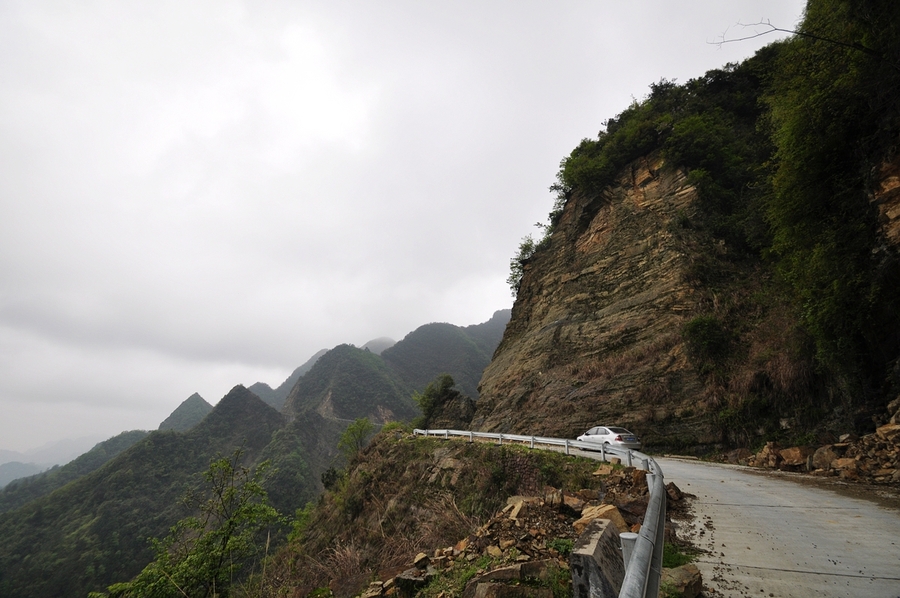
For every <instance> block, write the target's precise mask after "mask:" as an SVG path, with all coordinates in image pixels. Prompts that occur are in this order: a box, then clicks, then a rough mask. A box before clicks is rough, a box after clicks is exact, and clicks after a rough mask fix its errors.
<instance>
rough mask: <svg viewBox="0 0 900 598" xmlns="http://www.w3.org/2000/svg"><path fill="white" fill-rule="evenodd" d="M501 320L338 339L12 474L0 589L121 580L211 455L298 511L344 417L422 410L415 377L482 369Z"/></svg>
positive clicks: (71, 589) (141, 560) (79, 587)
mask: <svg viewBox="0 0 900 598" xmlns="http://www.w3.org/2000/svg"><path fill="white" fill-rule="evenodd" d="M508 319H509V310H501V311H498V312H496V313H495V314H494V316H493V317H492V318H491V320H489V321H488V322H486V323H484V324H480V325H475V326H468V327H457V326H453V325H450V324H437V323H435V324H426V325H424V326H422V327H420V328H418V329H417V330H415V331H414V332H412V333H410V334H409V335H408V336H407V337H406V338H404V339H403V340H401V341H399V342H397V343H391V342H386V341H385V340H384V339H378V341H377V342H373V343H371V346H373V347H375V348H376V349H377V350H379V351H381V353H382V355H379V354H378V353H377V352H375V351H373V350H372V349H371V348H369V347H368V346H367V347H365V348H357V347H354V346H352V345H339V346H337V347H335V348H333V349H331V350H328V351H321V352H319V353H317V354H316V355H314V356H313V357H312V358H311V359H310V360H309V361H307V362H306V363H305V364H303V365H301V366H300V367H298V368H297V369H296V370H295V371H294V372H293V373H292V374H291V376H290V377H289V378H288V379H287V380H285V382H284V383H282V384H281V385H279V386H278V388H276V389H272V388H271V387H269V386H268V385H266V384H263V383H257V384H254V385H252V386H251V387H250V388H249V389H248V388H244V387H243V386H240V385H239V386H236V387H235V388H234V389H232V391H231V392H229V393H228V394H227V395H226V396H225V397H224V398H222V399H221V400H220V401H219V402H218V403H217V404H216V405H215V406H212V405H210V404H209V403H208V402H206V401H205V400H204V399H203V398H202V397H201V396H200V395H198V394H194V395H191V396H190V397H188V398H187V399H185V400H184V401H183V402H182V403H181V405H179V406H178V408H176V409H175V410H174V411H173V413H172V414H171V415H170V416H169V417H168V418H166V420H165V421H164V422H162V423H161V424H160V426H159V430H157V431H154V432H149V433H148V432H144V431H132V432H124V433H122V434H120V435H119V436H116V437H114V438H111V439H109V440H107V441H105V442H102V443H100V444H98V445H96V446H95V447H94V448H93V449H92V450H91V451H88V452H87V453H85V454H83V455H82V456H80V457H78V458H77V459H75V460H74V461H72V462H70V463H68V464H66V465H64V466H61V467H55V468H53V469H52V470H50V471H47V472H45V473H42V474H39V475H36V476H31V477H27V478H23V479H18V480H15V481H13V482H11V483H10V484H9V485H8V486H7V487H6V488H4V489H3V490H2V491H0V596H58V595H78V594H81V595H83V594H85V593H87V592H89V591H99V590H103V589H105V587H106V586H107V585H109V584H110V583H112V582H114V581H119V580H126V579H129V578H130V577H132V576H133V575H135V574H136V573H137V572H138V571H139V570H140V569H141V568H142V567H143V566H144V564H146V562H147V561H148V560H149V559H150V558H151V556H152V553H151V551H150V546H149V544H148V543H147V538H150V537H161V536H162V535H165V533H166V531H167V530H168V528H169V527H170V526H171V525H173V524H174V523H175V522H176V521H177V520H178V519H180V518H181V517H183V516H185V514H186V512H185V511H183V510H181V508H180V507H179V504H180V502H179V499H180V498H181V497H182V496H183V495H184V494H185V493H186V492H188V491H190V490H191V489H196V488H197V487H198V485H199V484H200V483H201V476H200V474H201V472H203V471H205V469H206V468H207V467H208V465H209V463H210V461H212V460H213V459H215V458H217V457H219V456H227V455H231V454H233V453H234V452H235V451H240V452H241V464H242V465H245V466H247V467H253V466H254V465H256V464H258V463H260V462H261V461H263V460H266V461H269V462H270V463H271V464H272V472H273V473H272V475H271V476H270V477H269V478H268V480H267V482H266V490H267V492H268V496H269V499H270V501H271V504H273V505H274V506H275V507H276V508H277V509H279V510H280V511H281V512H283V513H292V512H293V511H294V510H295V509H297V508H298V506H302V505H303V504H305V503H306V502H308V501H312V500H313V499H314V498H315V497H316V496H317V495H319V494H320V493H321V491H322V488H323V487H322V482H321V479H320V478H321V475H322V473H323V472H324V471H325V470H326V469H327V468H329V467H332V466H334V465H335V464H337V462H336V459H337V458H338V451H337V441H338V438H339V436H340V435H341V433H342V432H343V430H344V429H345V428H346V426H347V424H348V423H349V422H351V421H353V420H354V419H357V418H362V417H367V418H369V419H370V421H373V422H376V423H385V422H388V421H392V420H403V421H409V420H410V419H412V418H413V417H415V416H416V415H417V414H418V413H419V411H418V407H417V406H416V404H415V402H414V401H413V399H412V395H413V394H414V393H416V392H421V391H422V390H423V388H424V386H425V385H421V386H417V383H418V381H419V380H426V384H427V381H430V380H431V379H432V378H434V377H436V376H438V375H440V374H445V373H449V374H450V375H452V376H457V377H459V379H460V380H463V381H472V380H477V379H478V377H479V376H480V372H481V370H483V369H484V367H485V366H486V365H487V363H488V362H489V361H490V355H491V353H492V352H493V349H494V348H495V347H496V345H497V344H498V343H499V342H500V338H501V336H502V333H503V328H504V327H505V325H506V322H507V321H508ZM407 345H412V347H413V348H412V349H411V350H407V349H406V348H405V347H406V346H407ZM391 350H394V355H393V356H392V357H391V359H390V360H388V359H387V358H386V357H384V353H387V352H389V351H391ZM467 351H468V353H469V354H467ZM405 355H415V356H416V360H415V361H414V362H407V361H405V359H404V356H405ZM468 388H469V389H473V387H472V386H471V383H470V382H468ZM251 389H254V390H256V391H258V392H253V391H252V390H251ZM473 390H474V389H473ZM475 392H477V390H475ZM259 393H261V394H262V395H264V396H260V394H259Z"/></svg>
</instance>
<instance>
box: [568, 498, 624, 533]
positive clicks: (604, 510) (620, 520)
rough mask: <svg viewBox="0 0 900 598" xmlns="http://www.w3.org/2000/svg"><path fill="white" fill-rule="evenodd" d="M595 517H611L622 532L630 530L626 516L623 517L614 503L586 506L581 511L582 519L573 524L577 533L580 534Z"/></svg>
mask: <svg viewBox="0 0 900 598" xmlns="http://www.w3.org/2000/svg"><path fill="white" fill-rule="evenodd" d="M594 519H609V520H610V521H612V522H613V525H615V526H616V529H617V530H618V531H619V533H620V534H621V533H624V532H627V531H628V530H629V527H628V524H627V523H625V518H624V517H622V514H621V513H620V512H619V509H617V508H616V507H615V506H614V505H597V506H591V507H585V508H584V510H583V511H582V512H581V519H579V520H577V521H575V522H574V523H573V524H572V527H574V528H575V533H576V534H578V535H579V536H580V535H581V534H582V533H583V532H584V530H585V528H586V527H587V526H588V525H589V524H590V522H591V521H593V520H594Z"/></svg>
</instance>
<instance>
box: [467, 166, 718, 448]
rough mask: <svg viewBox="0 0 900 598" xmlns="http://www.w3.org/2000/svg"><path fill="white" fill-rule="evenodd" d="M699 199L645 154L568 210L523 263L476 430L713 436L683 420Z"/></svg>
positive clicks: (694, 390) (688, 402) (690, 378)
mask: <svg viewBox="0 0 900 598" xmlns="http://www.w3.org/2000/svg"><path fill="white" fill-rule="evenodd" d="M696 198H697V194H696V191H695V189H694V188H693V187H692V186H690V185H689V184H688V182H687V180H686V177H685V176H684V174H683V173H682V172H680V171H677V170H674V169H671V168H667V167H666V166H665V164H664V163H663V161H662V160H661V159H660V158H659V157H653V156H651V157H649V158H647V159H643V160H638V161H636V162H634V163H633V164H632V165H631V167H630V168H629V169H626V172H625V173H624V174H623V175H622V176H621V177H620V179H619V182H618V185H617V186H615V187H611V188H608V189H607V190H606V191H605V192H604V193H603V194H602V195H601V196H600V197H596V198H588V197H585V196H583V195H579V194H578V193H576V194H575V196H573V197H572V198H571V199H570V200H569V201H568V202H567V204H566V206H565V209H564V211H563V214H562V217H561V219H560V222H559V224H558V225H557V227H556V230H555V232H554V233H553V236H552V238H551V239H550V241H549V247H548V248H547V249H543V250H540V251H538V252H537V253H536V254H535V256H534V257H533V258H532V259H531V260H530V261H529V262H527V263H526V264H525V267H524V276H523V278H522V282H521V285H520V287H519V291H518V297H517V300H516V303H515V306H514V307H513V311H512V318H511V320H510V322H509V324H508V325H507V327H506V332H505V334H504V336H503V340H502V342H501V343H500V346H499V347H498V348H497V351H496V352H495V353H494V358H493V360H492V361H491V363H490V365H489V366H488V367H487V368H486V369H485V372H484V375H483V377H482V379H481V385H480V387H479V391H480V399H479V401H478V405H477V411H476V414H475V418H474V420H473V422H472V427H473V428H474V429H479V430H490V431H501V432H521V433H526V432H527V433H529V434H547V435H555V436H573V435H576V434H579V433H582V432H583V431H584V430H586V429H587V428H588V427H590V426H592V425H595V424H598V423H605V424H619V425H625V426H627V427H631V428H633V431H635V432H637V433H638V434H640V435H642V436H646V435H648V434H654V435H658V436H657V438H660V437H664V436H665V435H666V434H670V433H677V434H681V435H684V434H691V435H692V436H693V437H694V440H695V442H704V441H710V440H711V439H710V438H708V435H709V434H708V432H707V431H706V430H704V429H702V428H699V427H698V423H697V422H698V421H699V418H694V419H693V420H692V419H691V417H690V416H691V414H693V413H695V412H696V411H698V410H697V404H696V403H697V397H698V396H700V393H701V389H702V384H701V381H700V380H699V379H698V377H697V375H696V374H695V372H694V370H693V369H692V367H691V365H690V364H689V363H688V361H687V358H686V356H685V353H684V349H683V346H682V340H681V334H680V331H681V328H682V326H683V324H684V322H685V319H686V317H687V315H688V314H690V313H691V312H693V311H694V310H695V309H696V307H697V305H696V304H697V301H698V300H699V298H698V296H697V294H696V293H695V292H694V290H693V289H692V287H691V284H690V282H689V278H690V276H689V275H688V272H689V271H690V268H691V265H692V257H691V256H692V252H691V251H690V249H689V247H688V245H687V244H688V242H689V241H687V240H685V239H687V238H688V237H689V235H687V234H686V231H685V230H684V225H685V224H686V223H688V222H689V219H690V216H691V214H692V213H693V212H694V210H695V209H696V207H695V203H696ZM673 415H674V416H684V417H671V416H673ZM663 420H667V421H666V422H665V423H663ZM679 426H680V429H676V428H678V427H679ZM645 440H646V438H645Z"/></svg>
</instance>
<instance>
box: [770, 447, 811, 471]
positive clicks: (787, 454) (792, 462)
mask: <svg viewBox="0 0 900 598" xmlns="http://www.w3.org/2000/svg"><path fill="white" fill-rule="evenodd" d="M813 453H815V449H814V448H812V447H811V446H794V447H791V448H786V449H781V450H780V451H778V454H779V455H780V456H781V464H782V465H786V466H788V467H803V466H805V465H806V461H807V459H808V458H809V457H810V455H812V454H813Z"/></svg>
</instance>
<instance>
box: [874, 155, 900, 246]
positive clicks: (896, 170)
mask: <svg viewBox="0 0 900 598" xmlns="http://www.w3.org/2000/svg"><path fill="white" fill-rule="evenodd" d="M874 176H875V179H876V180H875V189H874V192H873V194H872V201H873V202H874V203H875V206H876V207H877V208H878V214H879V216H880V220H881V230H882V233H883V234H884V236H885V238H886V239H887V240H888V242H889V243H890V244H892V245H895V246H896V245H900V158H894V159H893V160H889V161H885V162H884V163H882V164H881V165H880V166H879V167H878V168H877V169H876V170H875V174H874Z"/></svg>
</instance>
